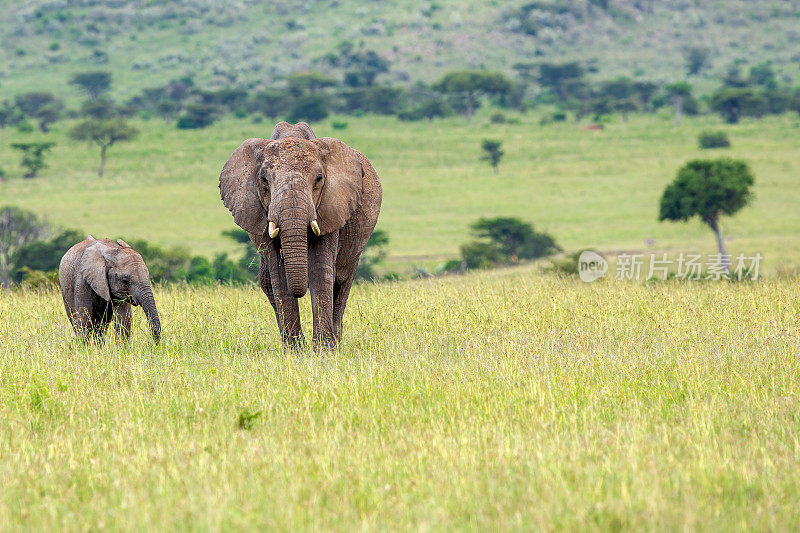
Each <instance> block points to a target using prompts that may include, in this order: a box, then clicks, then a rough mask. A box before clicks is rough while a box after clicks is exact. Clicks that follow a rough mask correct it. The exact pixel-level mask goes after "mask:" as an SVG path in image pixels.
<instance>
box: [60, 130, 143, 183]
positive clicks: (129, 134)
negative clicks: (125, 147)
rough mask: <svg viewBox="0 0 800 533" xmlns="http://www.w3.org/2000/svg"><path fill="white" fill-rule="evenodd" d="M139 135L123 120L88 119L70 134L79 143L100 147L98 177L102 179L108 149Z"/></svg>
mask: <svg viewBox="0 0 800 533" xmlns="http://www.w3.org/2000/svg"><path fill="white" fill-rule="evenodd" d="M138 133H139V130H137V129H136V128H134V127H133V126H130V125H128V123H127V122H125V120H123V119H112V120H96V119H88V120H84V121H83V122H80V123H79V124H76V125H75V127H74V128H72V130H71V131H70V132H69V136H70V137H72V138H73V139H75V140H77V141H89V142H93V143H95V144H97V145H98V146H99V147H100V166H99V167H98V169H97V176H98V177H101V178H102V177H103V170H104V169H105V166H106V150H108V147H109V146H111V145H113V144H116V143H118V142H123V141H129V140H131V139H133V138H134V137H136V135H137V134H138Z"/></svg>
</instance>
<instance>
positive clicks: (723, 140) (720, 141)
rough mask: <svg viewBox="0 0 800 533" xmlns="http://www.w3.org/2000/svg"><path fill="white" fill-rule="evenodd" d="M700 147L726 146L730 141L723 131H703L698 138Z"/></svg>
mask: <svg viewBox="0 0 800 533" xmlns="http://www.w3.org/2000/svg"><path fill="white" fill-rule="evenodd" d="M698 141H699V143H700V148H728V147H729V146H730V145H731V141H730V140H728V135H727V134H726V133H725V132H724V131H704V132H702V133H701V134H700V137H699V138H698Z"/></svg>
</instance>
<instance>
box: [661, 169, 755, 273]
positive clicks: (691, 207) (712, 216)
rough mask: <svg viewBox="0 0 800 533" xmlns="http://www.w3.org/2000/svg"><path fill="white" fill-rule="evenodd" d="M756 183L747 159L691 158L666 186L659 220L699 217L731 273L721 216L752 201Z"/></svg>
mask: <svg viewBox="0 0 800 533" xmlns="http://www.w3.org/2000/svg"><path fill="white" fill-rule="evenodd" d="M753 182H754V179H753V175H752V174H751V173H750V169H749V168H748V166H747V163H745V162H744V161H736V160H732V159H716V160H695V161H690V162H688V163H687V164H686V165H684V166H683V167H682V168H681V169H680V170H679V171H678V175H677V176H676V178H675V180H674V181H673V182H672V183H670V184H669V185H667V187H666V189H664V193H663V195H662V196H661V204H660V208H659V215H658V220H659V221H662V220H672V221H676V220H680V221H686V220H689V219H690V218H692V217H695V216H698V217H700V220H702V221H703V222H705V223H706V224H707V225H708V227H710V228H711V230H712V231H713V232H714V235H716V237H717V247H718V249H719V253H720V256H721V258H722V265H723V267H724V268H725V270H726V271H727V272H730V258H729V257H727V252H726V250H725V242H724V240H723V238H722V232H721V231H720V227H719V219H720V216H722V215H729V216H730V215H733V214H735V213H736V212H737V211H739V210H740V209H741V208H743V207H744V206H746V205H747V204H748V203H750V201H751V199H752V197H753V194H752V192H751V190H750V188H751V187H752V186H753Z"/></svg>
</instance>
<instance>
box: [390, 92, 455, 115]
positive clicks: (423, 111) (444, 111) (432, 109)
mask: <svg viewBox="0 0 800 533" xmlns="http://www.w3.org/2000/svg"><path fill="white" fill-rule="evenodd" d="M452 114H453V108H451V107H450V105H449V104H448V103H447V101H446V100H445V99H444V98H442V97H439V96H437V97H433V98H429V99H428V100H426V101H425V102H423V103H422V104H421V105H419V106H417V107H415V108H413V109H409V110H405V111H401V112H400V113H398V114H397V118H399V119H400V120H422V119H424V118H427V119H428V120H431V119H434V118H436V117H448V116H450V115H452Z"/></svg>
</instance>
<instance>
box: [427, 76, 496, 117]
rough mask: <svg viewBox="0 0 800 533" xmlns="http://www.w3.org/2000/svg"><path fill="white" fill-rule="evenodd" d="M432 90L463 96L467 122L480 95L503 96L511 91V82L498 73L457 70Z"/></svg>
mask: <svg viewBox="0 0 800 533" xmlns="http://www.w3.org/2000/svg"><path fill="white" fill-rule="evenodd" d="M433 88H434V89H435V90H437V91H439V92H442V93H446V94H451V95H463V96H464V98H465V99H466V110H465V111H466V116H467V120H469V119H470V117H472V112H473V110H474V109H475V107H476V105H477V104H478V99H479V98H480V97H481V96H482V95H484V94H505V93H507V92H508V91H510V90H511V81H510V80H509V79H508V78H507V77H506V76H505V75H503V74H501V73H499V72H486V71H483V70H459V71H454V72H450V73H448V74H446V75H445V77H444V78H442V79H441V80H439V82H437V83H436V84H434V85H433Z"/></svg>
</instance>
